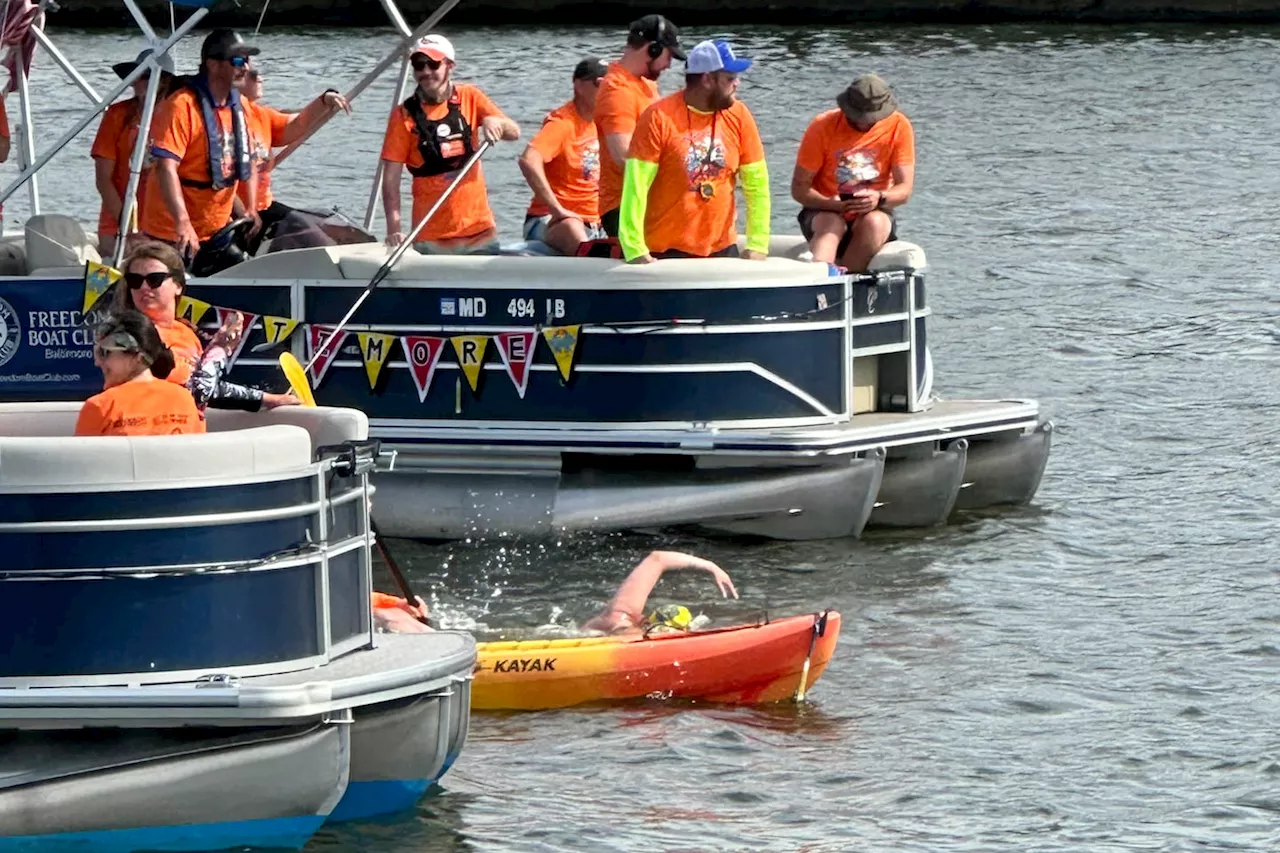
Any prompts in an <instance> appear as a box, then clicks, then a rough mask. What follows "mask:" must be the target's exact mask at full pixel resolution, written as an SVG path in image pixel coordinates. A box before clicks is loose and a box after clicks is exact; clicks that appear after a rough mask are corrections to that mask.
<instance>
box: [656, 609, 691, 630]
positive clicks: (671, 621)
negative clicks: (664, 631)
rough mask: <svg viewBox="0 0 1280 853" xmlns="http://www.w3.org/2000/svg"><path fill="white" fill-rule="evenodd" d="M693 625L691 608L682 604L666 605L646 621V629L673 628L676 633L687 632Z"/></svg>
mask: <svg viewBox="0 0 1280 853" xmlns="http://www.w3.org/2000/svg"><path fill="white" fill-rule="evenodd" d="M692 624H693V614H692V613H690V612H689V608H687V607H685V606H683V605H680V604H665V605H663V606H662V607H659V608H658V609H656V610H654V611H653V612H652V613H650V614H649V615H648V616H647V617H646V618H645V620H644V627H645V628H648V629H652V628H672V629H675V630H676V631H687V630H689V626H690V625H692Z"/></svg>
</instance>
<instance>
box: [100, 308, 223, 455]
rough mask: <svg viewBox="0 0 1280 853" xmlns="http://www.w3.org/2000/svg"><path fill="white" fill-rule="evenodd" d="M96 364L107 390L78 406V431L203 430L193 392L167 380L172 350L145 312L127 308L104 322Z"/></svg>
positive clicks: (143, 432) (149, 432) (146, 432)
mask: <svg viewBox="0 0 1280 853" xmlns="http://www.w3.org/2000/svg"><path fill="white" fill-rule="evenodd" d="M94 338H95V342H96V343H95V345H94V348H93V362H94V364H96V365H98V368H99V369H100V370H101V371H102V379H103V391H102V393H101V394H95V395H94V396H92V397H90V398H89V399H88V400H85V402H84V405H83V406H82V407H81V408H80V416H79V417H78V418H77V419H76V431H75V434H76V435H180V434H190V433H201V432H204V431H205V423H204V419H203V418H202V417H200V412H199V410H198V409H196V403H195V400H194V399H193V398H192V396H191V392H190V391H188V390H187V389H186V388H184V387H182V386H181V385H176V384H174V383H172V382H166V381H164V380H165V378H166V377H167V376H168V375H169V371H171V370H172V369H173V364H174V362H173V353H171V352H170V351H169V348H168V347H166V346H165V345H164V343H163V342H162V341H161V340H160V335H159V334H158V333H157V332H156V327H155V326H154V325H152V323H151V321H150V320H148V319H147V317H146V315H144V314H142V313H140V312H138V311H127V312H124V313H123V314H120V315H115V316H112V318H111V319H110V320H109V321H108V322H107V323H105V324H104V325H103V326H101V327H100V328H99V329H98V330H97V332H96V334H95V336H94Z"/></svg>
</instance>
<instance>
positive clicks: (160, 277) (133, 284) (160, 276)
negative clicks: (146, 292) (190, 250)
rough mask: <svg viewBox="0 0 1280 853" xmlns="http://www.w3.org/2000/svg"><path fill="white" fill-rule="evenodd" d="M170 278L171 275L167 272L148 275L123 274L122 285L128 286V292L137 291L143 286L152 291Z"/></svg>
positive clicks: (136, 273) (138, 273) (137, 273)
mask: <svg viewBox="0 0 1280 853" xmlns="http://www.w3.org/2000/svg"><path fill="white" fill-rule="evenodd" d="M172 277H173V273H171V272H169V271H167V270H166V271H164V272H149V273H140V272H127V273H125V274H124V283H125V284H127V285H129V289H130V290H137V289H138V288H139V287H142V285H144V284H145V285H147V286H148V287H150V288H153V289H154V288H157V287H159V286H160V285H162V284H164V283H165V282H166V281H168V280H169V279H170V278H172Z"/></svg>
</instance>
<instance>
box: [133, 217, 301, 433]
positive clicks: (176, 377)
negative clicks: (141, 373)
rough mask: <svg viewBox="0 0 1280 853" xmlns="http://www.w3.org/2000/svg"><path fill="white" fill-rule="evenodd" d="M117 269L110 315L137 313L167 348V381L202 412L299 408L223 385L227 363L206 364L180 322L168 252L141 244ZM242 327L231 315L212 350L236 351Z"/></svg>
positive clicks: (174, 265)
mask: <svg viewBox="0 0 1280 853" xmlns="http://www.w3.org/2000/svg"><path fill="white" fill-rule="evenodd" d="M121 268H122V269H123V271H124V278H123V280H122V281H121V283H120V284H118V285H117V286H116V288H117V289H116V294H115V302H114V305H113V308H112V311H113V313H116V312H118V313H127V312H129V311H135V310H136V311H141V312H142V313H143V314H144V315H146V317H147V319H148V320H150V321H151V322H152V324H153V325H154V326H155V328H156V331H157V332H158V333H159V335H160V339H161V340H162V341H164V344H165V346H167V347H168V348H169V349H170V350H171V351H172V352H173V355H174V367H173V369H172V370H171V371H170V372H169V374H168V376H167V378H168V380H169V381H170V382H173V383H175V384H177V385H183V386H185V387H187V388H188V389H190V390H192V391H193V392H195V393H197V395H198V397H199V402H200V405H201V407H203V406H204V405H206V404H207V405H209V406H212V407H213V408H215V409H241V410H244V411H250V412H256V411H258V410H259V409H263V408H266V409H274V408H275V407H276V406H296V405H298V404H299V403H300V401H299V400H298V398H297V397H294V396H293V395H292V394H272V393H269V392H266V391H261V390H259V389H257V388H249V387H246V386H244V385H237V384H235V383H232V382H227V381H225V380H223V379H222V376H221V369H222V367H224V366H225V362H226V361H229V360H230V359H229V358H226V359H224V361H223V364H218V365H214V364H210V363H208V362H207V360H206V357H205V356H206V347H205V345H204V342H203V341H201V340H200V337H199V335H197V334H196V330H195V329H194V328H193V327H192V326H191V325H190V324H188V323H187V321H186V320H184V319H181V318H179V317H178V299H179V297H181V296H182V291H183V289H184V288H185V287H186V282H187V279H186V270H185V269H183V266H182V258H181V257H180V256H179V255H178V253H177V251H176V250H175V249H174V248H173V247H172V246H169V245H167V244H165V243H152V242H144V243H139V244H138V245H136V246H134V247H133V250H132V251H130V252H129V254H128V255H125V257H124V260H123V261H122V262H121ZM242 323H243V317H241V316H240V314H239V312H231V314H230V315H229V316H228V317H227V318H226V319H225V320H224V322H223V328H222V329H220V330H219V332H218V333H217V335H215V337H214V342H213V343H212V344H210V349H212V348H213V347H214V346H215V345H218V344H222V345H223V350H224V353H225V351H226V350H227V344H228V343H230V344H231V345H232V348H234V342H235V340H237V339H238V338H239V337H240V334H241V333H242V331H243V329H242V328H241V324H242ZM227 369H230V368H229V367H228V368H227Z"/></svg>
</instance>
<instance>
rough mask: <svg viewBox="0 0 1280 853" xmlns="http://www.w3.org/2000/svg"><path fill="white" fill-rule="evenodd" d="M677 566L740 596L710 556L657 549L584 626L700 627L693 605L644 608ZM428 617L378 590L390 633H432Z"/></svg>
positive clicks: (377, 618)
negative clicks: (700, 573) (646, 610)
mask: <svg viewBox="0 0 1280 853" xmlns="http://www.w3.org/2000/svg"><path fill="white" fill-rule="evenodd" d="M673 569H700V570H701V571H704V572H707V573H708V574H710V575H711V577H712V578H713V579H714V580H715V582H716V587H717V589H719V590H720V594H721V595H723V596H724V597H725V598H729V597H730V596H732V597H733V598H737V597H738V590H737V589H735V588H734V586H733V580H732V579H731V578H730V577H729V575H728V573H727V572H725V570H724V569H722V568H720V567H719V566H717V565H716V564H715V563H713V562H711V561H710V560H704V559H702V558H701V557H695V556H693V555H692V554H683V553H681V552H679V551H654V552H652V553H651V554H649V556H647V557H645V558H644V560H642V561H641V562H640V565H638V566H636V567H635V568H634V569H632V570H631V574H629V575H628V576H627V579H626V580H624V581H623V582H622V585H621V586H619V587H618V591H617V592H616V593H614V595H613V598H612V599H611V600H610V601H609V603H608V605H606V606H605V608H604V610H602V611H601V612H600V613H599V614H597V615H596V616H593V617H592V618H591V619H588V620H587V622H586V623H585V624H584V625H583V626H582V629H583V630H584V631H601V632H604V633H606V634H622V633H627V632H629V631H644V630H649V631H652V630H654V629H674V630H679V631H685V630H691V629H695V628H697V627H699V626H698V624H697V623H698V619H697V618H694V617H693V616H692V615H691V614H690V613H689V610H688V608H686V607H682V606H680V605H676V604H672V605H667V606H665V607H659V608H657V609H656V610H654V612H653V613H650V614H649V615H648V616H647V617H646V616H645V613H644V607H645V604H646V603H648V601H649V593H651V592H653V588H654V586H656V585H657V583H658V580H659V579H660V578H661V577H662V575H663V574H664V573H665V572H668V571H671V570H673ZM426 615H427V605H426V603H425V602H424V601H423V600H422V598H421V597H419V598H418V606H417V607H414V606H411V605H410V604H408V602H406V601H405V599H403V598H397V597H396V596H393V595H386V594H384V593H380V592H375V593H374V594H373V616H374V622H375V624H376V625H377V626H378V627H379V628H380V629H382V630H384V631H391V632H395V633H406V634H417V633H423V632H425V631H430V630H431V629H430V628H428V627H427V626H426V625H425V624H423V623H422V622H420V621H419V620H418V617H419V616H421V617H423V618H426ZM699 618H702V617H699Z"/></svg>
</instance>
